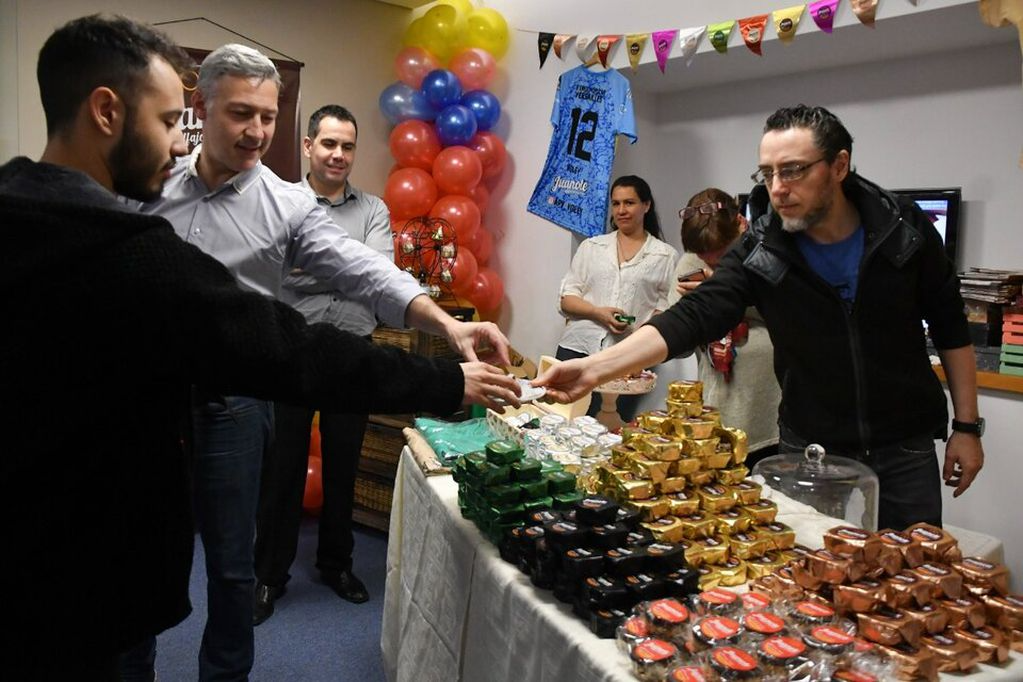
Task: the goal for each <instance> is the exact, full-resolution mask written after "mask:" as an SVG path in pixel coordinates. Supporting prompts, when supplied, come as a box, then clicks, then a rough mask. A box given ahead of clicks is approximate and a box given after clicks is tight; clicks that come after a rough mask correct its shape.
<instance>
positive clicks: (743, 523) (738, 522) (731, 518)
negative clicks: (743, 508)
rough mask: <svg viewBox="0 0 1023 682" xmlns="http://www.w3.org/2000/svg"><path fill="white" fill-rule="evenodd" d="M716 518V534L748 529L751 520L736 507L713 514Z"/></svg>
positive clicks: (739, 531) (734, 532)
mask: <svg viewBox="0 0 1023 682" xmlns="http://www.w3.org/2000/svg"><path fill="white" fill-rule="evenodd" d="M714 516H715V517H716V519H717V527H716V528H715V532H716V533H717V534H718V535H724V536H728V535H735V534H736V533H743V532H745V531H747V530H749V528H750V526H751V525H753V522H752V521H751V520H750V517H748V516H746V515H745V514H743V513H742V512H740V511H739V510H738V509H725V510H723V511H719V512H718V513H717V514H715V515H714Z"/></svg>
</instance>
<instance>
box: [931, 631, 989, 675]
mask: <svg viewBox="0 0 1023 682" xmlns="http://www.w3.org/2000/svg"><path fill="white" fill-rule="evenodd" d="M920 646H921V647H923V648H924V649H926V650H927V651H930V652H931V653H932V654H934V658H935V660H936V661H937V664H938V672H942V673H956V672H966V671H967V670H969V669H970V668H972V667H973V666H975V665H977V663H978V662H979V661H980V653H979V652H978V651H977V647H975V646H973V645H971V644H970V643H969V642H967V641H966V640H963V639H957V638H955V637H951V636H949V635H946V634H944V633H936V634H931V635H924V636H923V637H922V638H921V639H920Z"/></svg>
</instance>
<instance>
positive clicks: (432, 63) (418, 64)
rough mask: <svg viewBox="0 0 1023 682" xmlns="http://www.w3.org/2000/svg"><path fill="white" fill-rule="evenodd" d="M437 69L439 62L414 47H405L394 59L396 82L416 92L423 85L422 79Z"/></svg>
mask: <svg viewBox="0 0 1023 682" xmlns="http://www.w3.org/2000/svg"><path fill="white" fill-rule="evenodd" d="M439 68H440V62H439V61H437V58H436V57H434V56H433V55H432V54H431V53H430V51H429V50H427V49H425V48H422V47H417V46H414V45H413V46H410V47H406V48H405V49H404V50H402V51H401V52H399V53H398V56H397V57H395V58H394V70H395V71H396V72H397V73H398V80H400V81H401V82H402V83H404V84H405V85H407V86H409V87H411V88H415V89H416V90H418V89H419V88H420V87H421V86H422V85H423V77H424V76H426V74H428V73H430V72H431V71H433V70H435V69H439Z"/></svg>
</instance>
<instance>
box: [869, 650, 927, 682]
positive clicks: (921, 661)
mask: <svg viewBox="0 0 1023 682" xmlns="http://www.w3.org/2000/svg"><path fill="white" fill-rule="evenodd" d="M878 649H879V651H881V653H883V654H884V655H885V656H886V657H887V658H888V660H889V661H890V662H891V663H892V664H893V665H894V666H895V675H896V678H897V679H900V680H918V679H920V678H923V679H925V680H927V681H928V682H937V680H938V659H937V658H935V656H934V654H932V653H931V652H930V651H928V650H927V649H922V648H921V649H917V648H916V647H912V646H910V645H908V644H898V645H896V646H880V647H878Z"/></svg>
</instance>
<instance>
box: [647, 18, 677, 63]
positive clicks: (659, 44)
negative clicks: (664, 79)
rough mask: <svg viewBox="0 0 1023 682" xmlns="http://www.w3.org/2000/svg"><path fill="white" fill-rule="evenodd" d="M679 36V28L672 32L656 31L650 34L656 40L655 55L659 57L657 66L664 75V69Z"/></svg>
mask: <svg viewBox="0 0 1023 682" xmlns="http://www.w3.org/2000/svg"><path fill="white" fill-rule="evenodd" d="M677 35H678V29H677V28H676V29H673V30H670V31H654V32H653V33H651V34H650V36H651V37H652V38H653V40H654V54H655V55H657V66H658V67H660V69H661V73H664V67H665V65H667V63H668V55H669V54H671V46H672V44H673V43H674V42H675V36H677Z"/></svg>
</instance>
